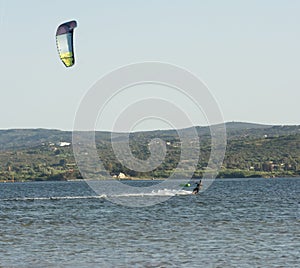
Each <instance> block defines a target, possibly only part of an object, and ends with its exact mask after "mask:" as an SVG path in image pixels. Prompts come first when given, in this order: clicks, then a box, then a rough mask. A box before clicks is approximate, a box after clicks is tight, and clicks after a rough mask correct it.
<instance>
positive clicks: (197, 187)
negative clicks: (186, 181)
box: [192, 180, 202, 194]
mask: <svg viewBox="0 0 300 268" xmlns="http://www.w3.org/2000/svg"><path fill="white" fill-rule="evenodd" d="M201 186H202V182H201V180H200V181H199V182H198V183H197V186H196V187H195V189H194V190H193V192H192V194H198V192H199V190H200V188H201Z"/></svg>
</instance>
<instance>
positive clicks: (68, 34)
mask: <svg viewBox="0 0 300 268" xmlns="http://www.w3.org/2000/svg"><path fill="white" fill-rule="evenodd" d="M76 27H77V22H76V21H75V20H73V21H69V22H66V23H63V24H61V25H59V26H58V28H57V31H56V46H57V50H58V54H59V57H60V59H61V60H62V62H63V63H64V65H65V66H66V67H71V66H72V65H74V63H75V58H74V47H73V31H74V29H75V28H76Z"/></svg>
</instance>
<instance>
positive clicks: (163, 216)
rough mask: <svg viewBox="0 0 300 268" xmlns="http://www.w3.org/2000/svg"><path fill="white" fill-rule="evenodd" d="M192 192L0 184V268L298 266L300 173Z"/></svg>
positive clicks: (79, 183) (216, 183) (74, 184)
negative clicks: (114, 195) (118, 192)
mask: <svg viewBox="0 0 300 268" xmlns="http://www.w3.org/2000/svg"><path fill="white" fill-rule="evenodd" d="M107 183H110V182H109V181H108V182H107ZM120 183H128V184H130V185H131V186H132V187H143V189H147V187H150V186H151V185H154V184H155V185H156V186H157V187H159V185H160V181H142V180H137V181H128V182H120ZM192 187H193V183H191V187H190V188H192ZM190 188H187V189H186V187H183V189H182V190H180V191H179V192H178V191H177V192H176V191H175V190H174V189H168V188H164V187H162V189H161V190H151V192H145V193H142V194H136V195H134V194H132V193H128V194H127V193H126V192H124V193H123V194H122V198H121V199H118V202H114V199H111V198H110V197H109V196H108V195H106V194H105V192H104V193H101V194H99V193H96V192H95V191H94V190H93V188H91V187H90V184H89V183H87V182H86V181H68V182H24V183H19V182H17V183H1V184H0V226H1V227H0V267H104V268H105V267H188V268H191V267H222V268H224V267H251V268H252V267H300V178H272V179H262V178H255V179H244V178H243V179H216V180H215V181H214V182H213V183H212V184H211V186H210V187H209V188H208V189H206V190H205V191H201V192H200V193H199V194H198V195H191V194H190V193H191V190H192V189H190ZM160 197H167V198H165V199H163V200H161V201H159V200H160V199H156V198H160ZM147 199H149V200H150V201H153V200H158V202H154V203H155V204H153V205H151V204H152V203H151V202H150V203H148V204H150V205H145V206H138V205H137V206H128V205H122V200H123V201H124V202H125V203H126V202H127V203H126V204H135V202H137V201H138V200H139V201H140V200H147ZM120 200H121V201H120ZM125 203H124V204H125ZM137 204H140V203H139V202H137ZM145 204H146V203H145Z"/></svg>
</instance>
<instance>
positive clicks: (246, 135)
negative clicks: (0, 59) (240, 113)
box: [0, 122, 300, 181]
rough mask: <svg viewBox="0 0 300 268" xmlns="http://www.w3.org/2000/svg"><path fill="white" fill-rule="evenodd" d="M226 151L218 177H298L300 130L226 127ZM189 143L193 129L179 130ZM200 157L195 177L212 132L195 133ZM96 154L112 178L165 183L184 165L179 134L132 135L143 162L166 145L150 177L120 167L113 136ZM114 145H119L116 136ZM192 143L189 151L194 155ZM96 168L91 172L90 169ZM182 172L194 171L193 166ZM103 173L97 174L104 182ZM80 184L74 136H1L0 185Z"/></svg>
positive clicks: (17, 132) (36, 132)
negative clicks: (153, 147) (153, 148)
mask: <svg viewBox="0 0 300 268" xmlns="http://www.w3.org/2000/svg"><path fill="white" fill-rule="evenodd" d="M226 129H227V150H226V155H225V159H224V162H223V166H222V169H221V170H220V171H219V175H218V177H222V178H226V177H274V176H299V175H300V165H299V163H300V126H269V125H260V124H251V123H241V122H230V123H226ZM181 131H182V132H183V133H184V135H185V136H186V137H190V134H191V129H184V130H181ZM197 131H198V134H199V138H200V139H199V140H200V145H201V154H200V157H199V162H198V166H197V170H196V172H195V174H194V176H195V177H201V176H202V174H203V172H204V171H205V169H206V166H207V162H208V159H209V155H210V149H211V147H210V142H211V137H210V130H209V127H197ZM95 136H96V145H97V149H98V154H99V157H100V159H101V160H102V162H103V164H104V167H105V170H107V171H109V173H110V174H111V175H117V174H119V173H120V172H122V173H124V174H126V175H127V176H128V177H139V178H153V177H155V178H164V177H168V176H169V175H170V174H172V173H173V171H174V169H175V168H176V166H177V164H178V162H179V159H180V150H181V144H180V140H179V137H178V134H177V132H176V131H175V130H157V131H147V132H135V133H131V134H130V148H131V151H132V154H133V155H134V156H135V157H137V158H140V159H147V158H148V157H149V155H150V152H149V149H148V143H149V142H150V141H151V140H152V139H153V138H161V139H162V140H164V141H165V142H166V144H167V147H166V148H167V154H166V158H165V160H164V162H163V163H162V164H161V165H160V166H159V167H157V168H156V169H155V170H153V171H151V172H146V173H143V172H136V171H133V170H130V169H128V168H126V167H124V166H122V165H121V163H120V162H119V161H118V160H117V159H116V157H115V155H114V152H113V150H112V147H111V142H110V141H111V133H109V132H96V135H95ZM116 136H117V138H116V139H115V141H116V142H117V141H121V140H122V139H123V138H122V136H121V135H119V136H118V135H116ZM192 142H193V141H192V140H191V142H190V143H191V147H190V148H188V149H189V150H191V152H192V150H193V145H192V144H193V143H192ZM86 168H92V167H88V166H87V167H86ZM183 168H184V169H186V170H188V169H189V168H190V163H189V161H186V162H185V164H184V167H183ZM102 174H103V171H101V170H100V171H99V170H98V171H97V172H95V177H99V178H100V177H101V175H102ZM79 178H81V176H80V173H79V171H78V168H77V166H76V164H75V160H74V156H73V151H72V133H71V132H70V131H60V130H48V129H11V130H0V181H12V180H13V181H19V180H21V181H26V180H65V179H79Z"/></svg>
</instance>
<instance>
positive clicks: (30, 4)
mask: <svg viewBox="0 0 300 268" xmlns="http://www.w3.org/2000/svg"><path fill="white" fill-rule="evenodd" d="M299 12H300V1H297V0H287V1H284V0H280V1H279V0H272V1H271V0H253V1H250V0H249V1H247V0H245V1H238V0H227V1H221V0H219V1H216V0H207V1H201V0H194V1H192V0H184V1H183V0H181V1H179V0H151V1H150V0H149V1H137V0H135V1H134V0H125V1H121V0H119V1H117V0H109V1H102V0H94V1H93V0H86V1H62V0H60V1H57V0H51V1H40V0H25V1H20V0H0V36H1V39H2V40H1V42H0V58H1V60H0V72H1V76H0V87H1V105H0V113H1V119H0V129H9V128H55V129H62V130H72V129H73V124H74V118H75V114H76V111H77V110H78V107H79V106H80V103H81V101H82V99H83V98H84V95H85V94H86V93H87V92H88V91H89V89H90V88H91V87H92V86H93V85H94V84H95V83H96V82H97V81H98V80H99V79H100V78H101V77H103V76H105V75H106V74H109V73H110V72H111V71H113V70H116V69H117V68H119V67H121V66H125V65H128V64H132V63H138V62H145V61H156V62H164V63H170V64H174V65H176V66H180V67H182V68H184V69H186V70H188V71H190V72H191V73H193V74H194V75H196V76H197V77H199V78H200V79H201V80H202V81H203V82H204V83H205V84H206V85H207V87H208V88H209V91H210V92H211V94H212V95H213V97H214V99H215V100H216V102H217V103H218V105H219V108H220V110H221V112H222V115H223V119H224V121H226V122H228V121H243V122H255V123H262V124H278V125H287V124H288V125H295V124H296V125H299V124H300V117H299V114H300V113H299V112H300V106H299V105H298V102H299V99H300V75H299V70H300V49H299V48H300V16H299ZM73 19H75V20H76V21H77V22H78V27H77V28H76V29H75V33H74V42H75V44H74V46H75V57H76V64H75V66H73V67H71V68H66V67H65V66H64V65H63V64H62V63H61V62H60V60H59V57H58V53H57V50H56V44H55V32H56V28H57V27H58V25H59V24H61V23H62V22H66V21H69V20H73ZM135 90H137V89H136V88H135V89H132V90H128V91H127V95H126V94H125V93H126V92H123V93H122V94H123V95H122V94H121V95H119V96H117V97H116V99H114V100H112V102H111V103H110V107H108V108H107V112H106V114H104V115H103V116H102V119H101V120H102V121H101V124H100V123H99V122H98V123H97V124H96V125H97V126H98V128H100V129H99V130H111V128H112V126H111V122H113V121H114V120H115V118H113V117H114V116H116V115H117V114H118V113H120V111H122V109H123V108H124V107H126V104H127V105H128V103H131V101H132V96H133V95H134V94H135V93H134V92H137V91H135ZM149 92H150V93H149ZM160 94H162V95H160ZM139 95H140V96H144V98H148V97H153V95H155V96H156V97H158V98H159V97H162V98H163V97H166V98H167V96H168V95H172V98H173V101H175V102H176V103H177V104H178V105H179V106H180V107H181V108H182V110H183V111H185V112H187V113H189V116H190V117H191V118H192V122H193V124H194V125H205V124H207V123H208V122H207V120H206V116H205V111H204V112H203V113H202V114H201V112H199V111H197V109H193V107H191V105H189V104H188V102H187V101H186V102H185V101H184V100H183V98H182V96H179V95H178V96H177V95H176V94H175V93H174V94H173V93H172V92H170V89H168V88H166V87H164V86H151V85H144V86H143V85H141V86H140V88H139ZM204 101H205V100H204ZM119 106H120V107H121V108H118V107H119ZM189 108H190V109H189ZM118 109H119V110H118ZM113 111H117V112H116V115H113ZM209 123H214V122H209ZM171 125H172V124H171V123H170V122H168V123H165V122H163V120H153V119H151V120H148V121H147V120H144V121H143V122H142V123H141V122H140V123H139V125H138V126H137V127H136V126H135V127H136V129H145V130H146V129H158V128H164V127H165V128H169V126H171ZM187 126H188V124H187V125H184V124H183V125H182V127H187Z"/></svg>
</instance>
